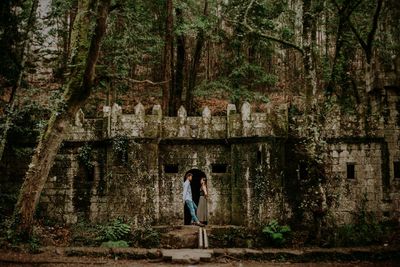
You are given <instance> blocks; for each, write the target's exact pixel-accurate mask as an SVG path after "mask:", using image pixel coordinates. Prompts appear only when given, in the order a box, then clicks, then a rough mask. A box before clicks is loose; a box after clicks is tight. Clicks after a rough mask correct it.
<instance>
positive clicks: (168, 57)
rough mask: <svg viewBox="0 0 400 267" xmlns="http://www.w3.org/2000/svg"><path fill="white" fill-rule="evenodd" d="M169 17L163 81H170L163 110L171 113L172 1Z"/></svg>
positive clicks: (167, 84)
mask: <svg viewBox="0 0 400 267" xmlns="http://www.w3.org/2000/svg"><path fill="white" fill-rule="evenodd" d="M166 10H167V17H166V23H165V44H164V62H163V76H164V77H163V80H164V81H168V82H166V83H165V84H164V85H163V90H162V109H163V111H164V112H168V111H169V99H170V97H171V96H170V90H171V88H173V87H174V81H173V69H174V51H173V49H174V46H173V35H172V30H173V26H174V18H173V3H172V0H167V2H166Z"/></svg>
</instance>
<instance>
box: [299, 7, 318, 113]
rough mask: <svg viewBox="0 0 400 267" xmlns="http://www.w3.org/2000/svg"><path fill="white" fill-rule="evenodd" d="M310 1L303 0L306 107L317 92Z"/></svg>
mask: <svg viewBox="0 0 400 267" xmlns="http://www.w3.org/2000/svg"><path fill="white" fill-rule="evenodd" d="M311 2H312V1H311V0H303V33H302V35H303V50H304V55H303V64H304V79H305V88H304V89H305V97H306V107H307V108H309V107H311V104H312V97H313V95H315V93H316V91H317V75H316V72H315V66H314V58H313V44H314V43H315V34H313V31H314V30H315V18H314V16H313V14H312V5H311Z"/></svg>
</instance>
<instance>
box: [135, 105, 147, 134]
mask: <svg viewBox="0 0 400 267" xmlns="http://www.w3.org/2000/svg"><path fill="white" fill-rule="evenodd" d="M145 115H146V114H145V109H144V106H143V104H142V103H140V102H139V103H138V104H137V105H136V106H135V116H136V123H135V124H134V125H133V129H132V131H133V132H132V135H133V136H140V137H143V136H144V121H145Z"/></svg>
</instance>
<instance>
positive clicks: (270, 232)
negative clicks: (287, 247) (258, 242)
mask: <svg viewBox="0 0 400 267" xmlns="http://www.w3.org/2000/svg"><path fill="white" fill-rule="evenodd" d="M290 231H291V229H290V226H288V225H279V223H278V221H277V220H272V221H270V222H269V223H268V224H267V225H266V226H265V227H264V228H263V230H262V232H263V233H264V234H266V235H267V236H268V237H269V238H271V239H272V241H273V242H274V243H275V244H276V245H279V246H280V245H283V243H285V241H286V240H285V235H286V234H287V233H289V232H290Z"/></svg>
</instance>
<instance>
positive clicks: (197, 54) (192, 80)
mask: <svg viewBox="0 0 400 267" xmlns="http://www.w3.org/2000/svg"><path fill="white" fill-rule="evenodd" d="M207 13H208V0H205V2H204V11H203V14H204V17H206V16H207ZM203 46H204V29H203V28H201V29H199V33H198V34H197V42H196V48H195V50H194V55H193V60H192V65H191V67H190V73H189V85H188V88H187V91H186V110H187V113H188V114H189V115H192V114H193V112H194V110H193V90H194V87H195V86H196V78H197V70H198V67H199V63H200V59H201V51H202V49H203Z"/></svg>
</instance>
